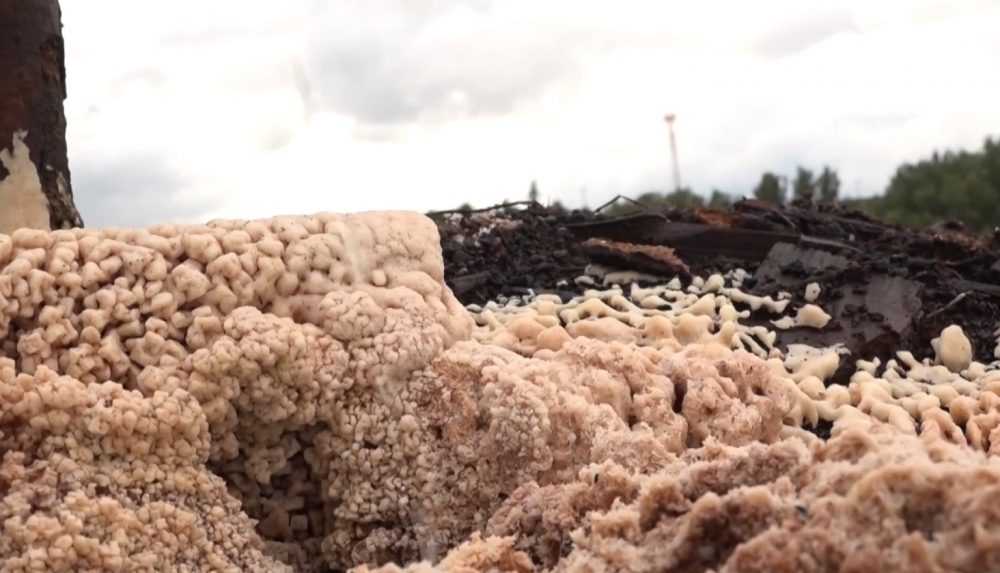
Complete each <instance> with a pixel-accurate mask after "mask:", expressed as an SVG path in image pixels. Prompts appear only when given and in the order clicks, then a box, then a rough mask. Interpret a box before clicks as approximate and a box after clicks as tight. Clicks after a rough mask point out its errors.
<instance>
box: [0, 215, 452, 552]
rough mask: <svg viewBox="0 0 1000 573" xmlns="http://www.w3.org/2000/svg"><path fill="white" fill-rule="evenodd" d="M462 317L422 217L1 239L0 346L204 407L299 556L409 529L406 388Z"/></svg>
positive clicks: (273, 535)
mask: <svg viewBox="0 0 1000 573" xmlns="http://www.w3.org/2000/svg"><path fill="white" fill-rule="evenodd" d="M471 324H472V323H471V320H470V318H469V316H468V315H467V314H466V312H465V311H464V309H463V308H462V307H461V305H460V304H459V303H458V301H457V300H456V299H455V298H454V297H453V296H452V294H451V292H450V290H449V289H448V288H447V287H446V286H445V285H444V283H443V263H442V259H441V253H440V248H439V246H438V236H437V230H436V228H435V227H434V225H433V223H431V222H430V221H429V220H428V219H426V218H424V217H421V216H419V215H415V214H405V213H382V214H363V215H346V216H343V215H332V214H324V215H318V216H315V217H280V218H275V219H270V220H263V221H218V222H214V223H211V224H208V225H199V226H191V227H173V226H163V227H156V228H153V229H150V230H114V229H111V230H102V231H91V230H80V229H76V230H71V231H56V232H51V233H50V232H42V231H31V230H21V231H17V232H15V233H14V235H13V236H11V237H7V236H0V339H2V346H0V353H2V354H0V356H6V357H8V358H13V359H15V360H16V362H17V366H18V369H19V371H20V372H22V373H23V374H24V375H33V374H37V373H43V372H48V370H52V371H54V372H56V373H59V374H63V375H68V376H71V377H72V378H73V379H75V380H76V381H79V382H76V383H77V384H82V386H81V387H82V388H83V389H84V392H85V393H89V392H91V391H92V389H93V388H100V387H102V386H101V384H102V383H103V382H104V381H106V380H112V381H114V382H117V383H120V384H121V385H122V386H123V387H124V388H125V389H128V390H135V391H138V392H140V394H137V396H145V397H146V398H147V399H152V400H155V399H156V397H158V396H161V395H162V396H167V395H174V394H175V393H179V395H182V396H186V397H188V398H187V400H189V401H191V398H193V399H194V400H196V403H193V406H192V407H193V408H194V409H195V410H197V412H198V415H199V416H202V419H203V420H204V422H205V424H207V426H206V428H205V431H206V437H205V439H204V442H203V444H202V446H203V447H204V448H206V449H207V450H206V453H207V456H208V460H207V461H208V465H209V467H210V468H211V469H212V470H213V471H214V472H215V473H217V474H220V475H222V476H223V477H225V478H226V481H227V483H228V485H229V488H230V492H231V493H232V494H233V495H235V496H236V497H237V498H238V499H240V500H241V501H242V504H243V509H244V510H245V511H246V512H247V513H248V514H249V515H250V516H251V517H253V518H256V519H260V520H261V521H260V524H259V526H258V528H257V529H258V531H260V532H261V533H263V534H265V536H266V537H267V538H268V539H269V546H268V551H270V552H271V553H273V554H275V555H281V556H282V557H283V558H285V559H287V560H289V561H291V562H295V563H296V564H297V565H299V566H300V568H322V567H324V566H325V565H329V566H332V567H337V568H343V567H346V566H349V565H352V564H355V563H357V562H360V561H362V560H364V559H367V558H369V557H371V558H373V559H380V558H382V557H380V556H379V555H369V554H367V553H365V552H364V551H363V550H356V548H357V547H361V546H363V545H364V544H365V543H368V544H369V545H374V546H379V547H380V546H382V545H385V544H386V543H389V542H391V540H392V536H393V535H397V534H398V531H399V530H400V529H408V527H409V521H411V519H410V517H409V510H408V509H407V508H408V504H409V501H408V499H407V498H406V496H405V494H402V495H401V494H400V491H401V490H405V489H406V488H407V487H409V486H408V485H406V484H402V482H403V480H402V479H401V478H400V477H399V476H397V475H396V474H397V473H398V472H399V471H402V472H404V476H405V472H408V471H409V470H408V469H405V468H404V469H399V467H400V466H405V465H406V463H408V462H401V460H411V459H415V458H416V457H417V456H418V455H419V451H420V448H421V447H424V446H422V445H421V444H420V443H419V439H418V438H417V437H415V435H414V434H413V431H412V430H413V428H414V427H415V425H414V423H413V415H412V414H411V415H409V416H408V415H407V414H408V409H410V410H412V408H413V404H412V403H407V402H406V401H405V400H406V396H407V394H406V392H405V384H406V381H407V380H408V379H409V378H410V376H411V374H412V373H413V372H415V371H417V370H419V369H421V368H424V367H425V366H426V365H427V364H428V363H429V362H430V361H431V359H432V358H433V357H434V356H436V355H437V354H438V353H440V352H441V351H442V350H444V349H445V348H447V347H448V346H450V345H452V344H454V343H455V342H456V341H458V340H462V339H465V338H467V337H468V334H469V331H470V327H471ZM47 369H48V370H47ZM109 408H110V409H109V411H110V412H114V411H116V408H117V404H116V403H112V405H111V406H110V407H109ZM154 411H155V412H156V414H159V413H160V411H159V410H154ZM146 417H147V418H153V419H156V416H154V415H151V414H147V415H146ZM62 418H63V415H62V414H58V415H56V417H55V419H56V420H57V421H58V423H62ZM129 419H130V420H131V419H132V417H131V415H130V416H129ZM15 422H16V424H15ZM11 423H12V424H14V425H13V426H12V427H13V428H14V429H15V433H19V432H21V431H22V428H21V427H20V426H18V425H17V424H21V425H23V424H26V423H28V421H27V420H22V419H15V421H14V422H11ZM31 423H33V424H40V423H44V422H39V421H37V420H34V419H31ZM53 423H56V422H53ZM128 423H129V424H132V425H134V424H135V423H137V422H135V421H131V422H128ZM140 423H146V422H140ZM209 437H210V439H209ZM176 438H177V440H178V443H177V444H173V445H171V444H169V439H168V437H166V436H164V437H163V438H162V439H163V440H164V441H167V442H168V443H167V444H166V446H172V447H183V448H185V449H184V450H183V451H187V449H188V448H189V446H190V443H189V438H186V437H185V435H184V434H183V433H182V432H178V434H177V436H176ZM137 443H141V442H137ZM26 448H27V446H19V447H18V448H17V449H11V450H10V451H9V452H8V451H7V449H6V448H5V450H4V451H5V455H7V456H15V457H16V456H17V455H28V452H26V451H25V449H26ZM140 453H141V452H140ZM136 455H139V454H136ZM407 456H409V457H407ZM29 458H30V456H29ZM150 479H152V478H150ZM216 483H217V484H221V482H218V481H217V482H216ZM407 483H410V482H407ZM373 484H374V486H373ZM116 491H117V490H116ZM109 495H112V496H114V495H115V494H114V492H112V493H111V494H109ZM220 499H222V497H220ZM373 515H378V516H380V517H385V519H386V522H385V523H387V524H389V526H388V527H382V526H374V525H370V524H371V523H372V516H373ZM251 524H252V522H250V521H249V520H246V521H245V524H244V525H243V526H242V527H241V528H240V529H241V531H240V535H243V536H250V537H253V538H255V539H256V537H255V536H254V534H253V533H252V532H253V527H252V525H251ZM372 540H375V541H372ZM379 540H381V541H379ZM292 541H294V542H295V543H292ZM321 553H323V554H325V556H326V559H327V563H326V564H324V563H323V562H322V561H321V560H320V559H319V558H318V557H319V555H320V554H321ZM0 556H2V557H6V556H7V551H3V552H0ZM392 557H395V555H392ZM400 557H405V555H400ZM210 565H211V563H209V562H208V561H203V562H202V563H201V564H200V566H199V567H195V568H205V567H208V566H210Z"/></svg>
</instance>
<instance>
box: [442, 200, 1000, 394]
mask: <svg viewBox="0 0 1000 573" xmlns="http://www.w3.org/2000/svg"><path fill="white" fill-rule="evenodd" d="M429 215H430V216H431V218H432V219H434V220H435V222H436V223H437V225H438V229H439V231H440V234H441V246H442V251H443V254H444V261H445V279H446V281H447V282H448V284H449V285H450V286H451V287H452V289H453V291H454V292H455V295H456V296H457V297H458V298H459V300H461V301H462V302H463V303H464V304H479V305H481V304H484V303H486V302H487V301H490V300H495V301H498V302H501V303H503V302H506V301H507V300H509V299H510V298H512V297H523V296H526V295H531V294H541V293H555V294H559V295H560V296H562V297H563V298H564V299H567V298H569V297H572V296H576V295H579V294H582V293H583V292H584V291H585V290H588V289H592V288H603V286H604V285H603V282H602V281H603V278H604V277H605V276H607V273H609V272H613V271H637V272H640V273H642V275H641V276H640V278H639V279H638V280H637V281H636V282H638V283H639V284H640V285H641V286H649V285H652V284H662V283H664V282H666V281H668V280H670V279H672V278H674V277H678V278H680V279H681V280H682V282H683V283H684V284H685V285H686V284H687V283H688V281H690V279H691V278H692V277H693V276H701V277H705V278H707V277H708V276H709V275H711V274H712V273H716V272H723V273H724V272H727V271H730V270H733V269H735V268H743V269H744V270H746V271H747V272H749V273H751V275H752V276H751V277H749V278H747V279H746V280H744V282H743V285H742V287H741V289H742V290H743V291H745V292H748V293H750V294H755V295H776V294H777V293H779V292H781V291H786V292H788V293H791V295H792V303H791V306H790V307H789V310H790V311H792V312H794V309H796V308H798V307H799V306H801V305H803V304H805V303H806V302H807V301H806V300H805V298H804V293H805V288H806V285H808V284H809V283H812V282H816V283H819V284H820V286H821V288H822V291H821V293H820V295H819V298H818V299H817V300H816V301H815V302H816V304H819V305H820V306H821V307H822V308H823V309H824V310H825V311H826V312H828V313H829V314H830V315H831V316H832V317H833V318H832V320H831V321H830V323H829V324H828V325H827V327H826V328H824V329H822V330H815V329H810V328H792V329H788V330H779V331H778V344H779V345H780V346H782V347H785V346H787V345H789V344H799V343H803V344H809V345H811V346H830V345H833V344H836V343H842V344H844V345H845V346H846V348H847V349H848V350H849V351H850V352H851V357H852V359H851V360H849V361H843V362H842V368H841V371H840V372H838V373H837V375H836V376H835V377H834V382H840V383H844V382H846V377H847V376H848V375H849V372H850V371H851V369H852V368H851V365H852V364H853V361H854V360H856V359H861V358H863V359H872V358H876V357H877V358H880V359H881V360H882V361H883V362H884V361H885V360H887V359H889V358H892V357H893V356H894V354H895V352H896V351H897V350H911V351H913V352H914V354H915V355H916V356H917V357H918V358H922V357H925V356H929V355H930V354H931V352H932V351H931V345H930V341H931V339H932V338H934V337H936V336H938V334H939V333H940V332H941V330H942V329H943V328H944V327H946V326H948V325H949V324H958V325H960V326H961V327H962V328H963V329H964V330H965V333H966V335H967V336H968V337H969V339H970V340H971V341H972V342H973V345H974V348H975V355H976V359H977V360H979V361H981V362H991V361H993V360H994V357H993V352H994V348H995V346H996V340H997V335H996V334H995V332H996V329H997V326H998V324H1000V236H998V235H997V234H995V235H994V236H992V237H979V236H975V235H972V234H970V233H968V232H966V230H965V229H964V228H963V227H962V226H961V225H960V224H957V223H944V224H940V225H938V226H935V227H933V228H930V229H923V230H918V229H909V228H903V227H900V226H896V225H890V224H886V223H883V222H880V221H877V220H875V219H872V218H871V217H869V216H867V215H865V214H863V213H861V212H858V211H853V210H847V209H843V208H840V207H838V206H834V205H819V206H808V207H803V206H794V205H793V206H785V207H775V206H773V205H770V204H767V203H763V202H760V201H756V200H749V199H747V200H743V201H739V202H737V203H736V204H735V205H734V206H733V209H732V210H730V211H715V210H709V209H696V210H668V211H655V212H654V211H650V210H644V209H641V208H637V209H636V213H635V214H632V215H628V216H625V217H617V218H612V217H607V216H604V215H602V214H601V213H600V210H598V211H596V212H590V211H568V212H567V211H556V210H552V209H548V208H546V207H544V206H542V205H540V204H538V203H534V202H519V203H508V204H504V205H499V206H495V207H490V208H487V209H478V210H460V211H444V212H435V213H430V214H429ZM622 286H624V287H627V286H628V285H627V284H626V285H622ZM774 318H776V317H775V316H773V315H771V314H769V313H768V312H767V311H766V310H763V309H762V310H759V311H756V312H755V313H754V314H753V315H752V316H751V319H750V320H749V321H748V322H749V323H750V324H763V325H767V326H770V323H769V321H770V320H772V319H774Z"/></svg>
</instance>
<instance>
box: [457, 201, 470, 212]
mask: <svg viewBox="0 0 1000 573" xmlns="http://www.w3.org/2000/svg"><path fill="white" fill-rule="evenodd" d="M458 210H459V211H466V212H468V211H471V210H472V205H470V204H469V202H468V201H466V202H465V203H462V204H461V205H459V206H458Z"/></svg>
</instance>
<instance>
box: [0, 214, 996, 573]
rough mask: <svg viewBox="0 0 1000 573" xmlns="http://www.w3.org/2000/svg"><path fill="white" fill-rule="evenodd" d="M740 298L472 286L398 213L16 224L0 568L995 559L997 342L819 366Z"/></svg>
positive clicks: (953, 342) (0, 364) (978, 564)
mask: <svg viewBox="0 0 1000 573" xmlns="http://www.w3.org/2000/svg"><path fill="white" fill-rule="evenodd" d="M747 306H757V307H761V306H763V307H766V308H769V309H771V310H772V311H773V312H774V313H775V314H780V313H782V312H784V311H785V310H786V306H787V301H780V300H778V301H775V300H770V299H767V300H765V299H758V298H755V297H750V296H749V295H745V294H743V293H741V292H740V291H739V290H738V288H736V286H730V287H727V286H726V279H725V278H724V277H722V276H720V275H716V276H714V277H710V278H709V279H708V280H705V281H702V280H700V279H699V280H698V281H697V282H696V284H694V285H692V286H690V287H689V288H688V289H686V290H681V289H680V287H679V285H667V286H664V287H662V288H657V289H633V290H632V291H631V292H630V293H628V294H626V293H625V292H624V291H621V290H614V289H612V290H609V291H601V292H598V291H594V292H592V293H588V295H586V296H584V297H580V298H579V299H576V300H572V301H562V300H558V299H552V298H546V297H538V298H537V299H534V300H532V301H526V303H525V304H523V305H520V306H518V305H514V306H509V307H505V308H487V309H479V311H478V312H476V313H470V312H468V311H467V310H466V309H464V308H463V307H462V306H461V305H460V304H459V303H458V302H457V300H456V299H455V298H454V297H453V296H452V294H451V291H450V290H449V289H448V287H447V286H446V285H445V284H444V280H443V265H442V259H441V255H440V247H439V245H438V236H437V231H436V228H435V226H434V225H433V224H432V223H431V222H430V221H429V220H427V219H425V218H423V217H422V216H419V215H414V214H405V213H378V214H360V215H329V214H323V215H317V216H314V217H282V218H275V219H270V220H262V221H217V222H213V223H210V224H208V225H203V226H191V227H158V228H153V229H149V230H145V231H134V230H129V231H125V230H105V231H84V230H72V231H56V232H41V231H28V230H22V231H18V232H16V233H15V234H14V235H13V236H11V237H7V236H3V235H0V342H2V345H0V455H2V465H0V527H2V535H0V567H2V570H3V571H83V570H117V571H153V570H155V571H202V570H204V571H209V570H213V571H214V570H218V571H282V570H290V571H327V570H344V569H348V568H351V567H360V568H361V570H366V569H372V568H378V567H384V568H386V570H398V569H400V568H407V569H409V570H413V571H432V570H440V571H469V572H471V571H492V570H503V571H519V572H520V571H535V570H573V571H640V570H642V571H645V570H656V571H706V570H718V571H831V570H834V571H836V570H844V571H868V570H871V571H877V570H898V571H917V570H919V571H925V570H926V571H939V570H941V571H943V570H958V571H985V570H995V569H997V568H998V567H1000V513H998V512H997V511H996V509H995V507H996V504H995V503H992V504H991V503H990V500H991V499H993V498H995V497H996V496H997V495H1000V465H998V464H1000V462H997V461H996V460H997V458H995V457H992V456H993V455H994V454H995V453H996V452H997V451H998V450H1000V430H998V429H997V428H1000V398H998V392H1000V375H998V373H997V371H996V364H989V365H986V364H980V363H977V362H974V361H971V359H968V352H965V349H964V347H962V346H961V343H962V340H961V339H960V338H959V337H958V336H957V335H956V334H955V330H954V329H953V330H949V331H947V332H945V333H943V334H942V342H940V343H939V344H938V346H939V348H938V358H937V360H938V362H940V364H934V363H932V362H931V361H929V360H925V361H918V360H916V359H915V358H913V356H912V355H910V354H908V353H900V358H899V361H892V362H891V363H890V364H886V365H884V366H883V365H879V364H870V363H859V364H858V366H859V369H858V372H857V374H855V376H854V378H853V379H852V381H851V384H850V386H849V387H843V386H838V387H833V386H831V387H829V388H828V387H825V386H824V383H823V381H824V379H825V378H828V377H829V376H830V375H831V374H832V373H833V371H834V370H836V368H837V366H838V364H839V363H840V360H842V359H844V357H843V356H842V353H841V352H840V351H839V350H838V349H837V348H829V349H810V348H795V349H778V348H775V347H774V346H773V344H774V336H773V333H769V331H767V330H766V329H765V328H763V327H749V326H745V325H742V324H740V320H741V319H742V318H745V316H746V314H745V311H743V310H741V309H742V308H745V307H747ZM813 326H815V327H817V328H822V327H823V325H819V324H815V325H813ZM958 333H959V334H960V333H961V331H960V330H959V331H958ZM824 423H825V424H829V425H832V434H833V437H832V438H830V439H829V440H823V439H821V438H819V437H817V436H816V435H815V434H814V433H811V432H810V430H812V431H817V428H818V426H819V425H820V424H824ZM827 431H830V428H827Z"/></svg>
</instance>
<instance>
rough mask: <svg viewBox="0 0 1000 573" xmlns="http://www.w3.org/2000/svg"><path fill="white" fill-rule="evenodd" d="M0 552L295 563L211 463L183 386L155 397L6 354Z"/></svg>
mask: <svg viewBox="0 0 1000 573" xmlns="http://www.w3.org/2000/svg"><path fill="white" fill-rule="evenodd" d="M0 452H3V460H2V462H0V523H2V524H3V534H2V535H0V562H2V570H3V571H5V572H7V571H9V572H15V571H153V570H157V571H180V570H188V571H195V570H206V569H209V568H211V569H213V570H216V571H231V572H238V571H261V572H264V571H290V569H289V568H288V567H287V566H285V565H283V564H282V563H280V562H278V561H276V560H274V559H272V558H270V557H268V556H267V555H266V554H265V552H264V543H263V542H262V541H261V539H260V537H259V536H258V535H257V534H256V533H255V532H254V527H253V522H252V521H251V520H250V519H249V518H248V517H247V516H246V514H245V513H243V512H242V511H241V509H240V504H239V502H237V501H236V500H235V499H233V498H232V497H231V496H230V495H229V494H228V492H227V491H226V485H225V483H224V482H223V481H222V480H221V479H220V478H219V477H217V476H215V475H213V474H212V473H211V472H210V471H208V469H207V468H206V462H207V460H208V453H209V432H208V422H207V421H206V419H205V416H204V414H203V412H202V410H201V408H200V407H199V405H198V403H197V402H196V401H195V400H194V399H193V398H192V396H191V395H190V394H189V393H187V392H185V391H184V390H179V389H173V390H169V391H160V392H156V393H154V394H152V395H151V396H149V397H144V396H143V395H142V394H140V393H139V392H134V391H128V390H125V389H124V388H122V387H121V386H120V385H118V384H114V383H110V382H108V383H104V384H89V385H87V384H84V383H82V382H80V381H78V380H75V379H73V378H70V377H68V376H59V375H57V374H56V373H54V372H53V371H51V370H49V369H48V368H47V367H45V366H41V367H39V368H38V369H37V370H36V372H35V374H34V375H30V374H24V373H22V374H15V369H14V361H12V360H10V359H7V358H0Z"/></svg>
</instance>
